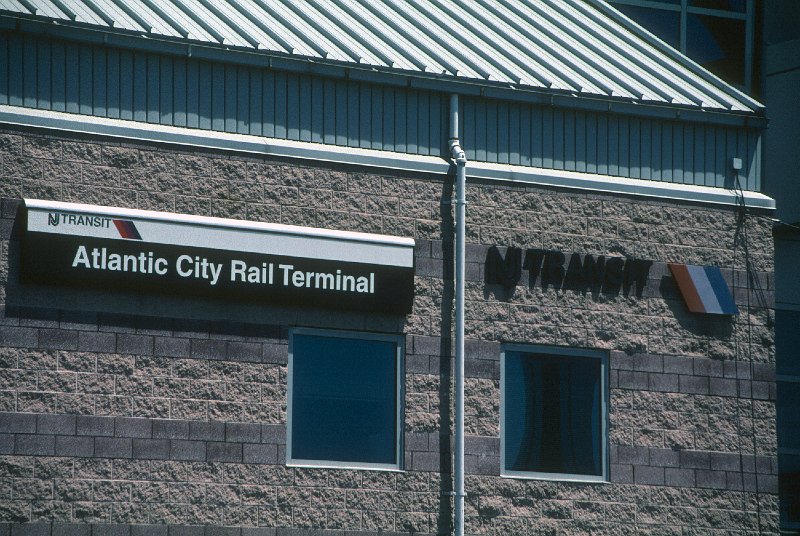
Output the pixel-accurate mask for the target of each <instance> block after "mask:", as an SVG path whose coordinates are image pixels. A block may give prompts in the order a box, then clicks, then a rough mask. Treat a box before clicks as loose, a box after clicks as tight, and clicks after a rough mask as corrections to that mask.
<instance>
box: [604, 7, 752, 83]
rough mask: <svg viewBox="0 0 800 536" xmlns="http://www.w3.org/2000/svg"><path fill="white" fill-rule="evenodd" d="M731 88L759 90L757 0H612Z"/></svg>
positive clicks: (620, 8)
mask: <svg viewBox="0 0 800 536" xmlns="http://www.w3.org/2000/svg"><path fill="white" fill-rule="evenodd" d="M610 1H611V3H612V4H613V5H614V7H615V8H617V9H619V10H620V11H622V12H623V13H625V14H626V15H627V16H628V17H630V18H631V19H633V20H634V21H636V22H638V23H639V24H641V25H642V26H643V27H644V28H646V29H647V30H648V31H650V32H651V33H653V34H655V35H657V36H658V37H660V38H661V39H662V40H664V41H665V42H667V43H668V44H670V45H671V46H673V47H674V48H676V49H678V50H680V51H681V52H683V53H684V54H686V55H687V56H689V57H690V58H692V59H693V60H694V61H696V62H697V63H699V64H700V65H702V66H703V67H705V68H706V69H708V70H709V71H711V72H712V73H714V74H716V75H717V76H719V77H720V78H722V79H723V80H725V81H726V82H728V83H729V84H733V85H735V86H738V87H739V88H741V89H744V90H745V91H750V90H753V89H756V88H755V87H754V85H757V84H754V77H755V76H756V75H757V70H756V62H757V56H758V50H757V47H756V46H755V41H756V40H755V37H756V16H757V13H756V9H755V8H756V3H755V0H687V1H686V2H681V1H680V0H677V1H676V0H610Z"/></svg>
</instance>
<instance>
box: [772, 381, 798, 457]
mask: <svg viewBox="0 0 800 536" xmlns="http://www.w3.org/2000/svg"><path fill="white" fill-rule="evenodd" d="M777 413H778V415H777V417H778V447H779V448H782V449H783V448H789V449H800V382H778V404H777Z"/></svg>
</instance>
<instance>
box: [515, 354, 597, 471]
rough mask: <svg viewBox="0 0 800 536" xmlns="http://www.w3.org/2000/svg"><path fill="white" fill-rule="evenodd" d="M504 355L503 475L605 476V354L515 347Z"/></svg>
mask: <svg viewBox="0 0 800 536" xmlns="http://www.w3.org/2000/svg"><path fill="white" fill-rule="evenodd" d="M502 359H503V360H502V381H501V383H502V397H503V403H502V406H501V407H502V409H501V413H502V415H501V427H502V432H501V440H502V443H503V445H502V455H501V456H502V461H501V463H502V470H503V474H505V475H507V476H531V477H543V478H565V479H581V480H605V479H606V475H607V469H606V467H607V464H606V444H607V439H606V435H607V424H606V421H607V418H606V390H607V389H606V374H607V373H606V367H607V365H606V363H607V359H606V355H605V353H603V352H597V351H592V350H585V351H584V350H575V349H566V348H552V347H521V346H509V347H507V348H506V349H505V351H504V352H503V358H502Z"/></svg>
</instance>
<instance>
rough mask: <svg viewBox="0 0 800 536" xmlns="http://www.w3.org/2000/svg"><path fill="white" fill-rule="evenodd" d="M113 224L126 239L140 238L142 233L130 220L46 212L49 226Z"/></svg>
mask: <svg viewBox="0 0 800 536" xmlns="http://www.w3.org/2000/svg"><path fill="white" fill-rule="evenodd" d="M112 223H113V224H114V228H116V230H117V232H118V233H119V236H120V237H122V238H125V239H127V240H141V239H142V235H140V234H139V230H138V229H137V228H136V225H135V224H134V223H133V222H132V221H130V220H114V219H111V218H106V217H103V216H91V215H87V214H67V213H64V212H49V213H48V214H47V224H48V225H49V226H51V227H57V226H58V225H60V224H63V225H76V226H79V227H99V228H101V229H110V228H111V224H112Z"/></svg>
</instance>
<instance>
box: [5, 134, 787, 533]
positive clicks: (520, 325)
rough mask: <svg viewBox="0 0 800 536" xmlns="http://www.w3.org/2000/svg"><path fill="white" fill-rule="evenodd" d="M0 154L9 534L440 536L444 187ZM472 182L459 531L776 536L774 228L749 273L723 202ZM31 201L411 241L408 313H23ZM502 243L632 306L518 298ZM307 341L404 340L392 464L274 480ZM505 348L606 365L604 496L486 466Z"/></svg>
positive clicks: (443, 501)
mask: <svg viewBox="0 0 800 536" xmlns="http://www.w3.org/2000/svg"><path fill="white" fill-rule="evenodd" d="M0 159H2V168H0V196H2V197H3V198H4V199H3V202H2V205H0V232H2V236H0V283H2V292H0V301H1V302H2V311H1V314H0V536H16V535H40V534H41V535H48V536H55V535H57V534H58V535H61V534H76V535H86V536H93V535H100V534H103V535H112V534H113V535H116V534H120V535H125V536H135V535H163V536H172V535H193V536H194V535H197V536H200V535H203V536H209V535H212V534H214V535H216V534H220V535H222V534H224V535H229V534H230V535H235V536H266V535H269V536H280V535H286V536H294V535H297V536H300V535H304V536H305V535H309V536H310V535H320V536H321V535H323V534H324V535H327V536H330V535H334V536H336V535H342V536H345V535H346V536H356V535H372V534H382V535H389V534H448V533H449V531H450V524H451V519H452V508H451V506H452V502H451V501H452V499H451V496H450V495H449V492H450V490H451V489H452V477H451V447H452V441H451V437H452V428H451V421H452V418H453V417H452V415H453V414H452V397H451V390H452V385H451V381H452V378H451V367H452V363H451V348H452V340H451V336H450V330H451V326H452V322H451V311H452V300H453V297H452V216H451V204H450V199H449V195H450V191H451V188H450V185H449V183H448V182H447V181H446V180H443V179H442V178H441V177H433V176H424V175H418V174H409V173H400V172H390V171H387V170H371V171H364V170H363V169H355V168H345V167H339V166H325V165H324V164H319V163H317V164H313V165H312V164H307V163H303V162H298V161H288V160H283V161H277V160H270V159H266V158H260V157H254V156H242V155H235V154H228V153H209V152H203V151H201V150H193V149H180V148H175V147H166V146H157V145H136V144H120V143H116V142H109V141H107V140H102V139H99V138H87V137H77V136H70V135H67V134H60V135H53V134H46V133H42V132H33V131H23V130H13V129H10V128H9V127H6V130H4V131H0ZM467 192H468V201H469V207H468V211H467V213H468V222H467V234H468V244H467V269H466V272H467V309H466V315H467V325H466V329H467V341H466V354H467V355H466V357H467V362H466V374H467V381H466V399H467V422H466V426H467V440H466V466H467V473H468V474H467V483H466V484H467V492H468V498H467V527H466V528H467V533H468V534H472V535H479V534H480V535H483V534H639V533H653V534H681V535H689V534H723V533H724V534H742V535H744V534H750V533H757V532H760V533H763V534H777V532H778V528H777V527H778V519H777V477H776V475H777V468H776V458H775V449H776V444H775V368H774V351H773V335H772V323H773V312H772V306H773V305H772V302H773V300H774V286H773V285H774V278H773V276H772V272H773V265H772V240H771V222H770V220H769V219H768V218H767V217H766V215H761V214H758V213H751V214H750V215H749V216H748V218H747V221H746V223H745V224H746V225H747V226H748V227H747V236H748V237H749V239H750V242H749V243H748V244H747V246H748V251H749V257H748V258H747V259H746V258H745V255H744V253H743V244H742V243H741V241H740V240H741V237H742V236H743V233H738V232H737V228H740V227H737V226H740V225H741V222H740V221H739V219H738V216H737V212H736V209H735V208H733V207H708V206H699V205H697V206H695V205H692V204H690V203H676V202H669V201H659V200H642V199H636V198H632V197H622V196H611V195H600V194H596V195H595V194H589V193H586V192H570V191H561V190H556V189H545V188H539V187H535V186H530V185H527V186H526V185H503V186H498V185H496V184H491V183H482V182H475V181H471V180H470V181H469V183H468V189H467ZM25 197H28V198H41V199H53V200H60V201H73V202H83V203H92V204H99V205H109V206H120V207H129V208H141V209H150V210H161V211H170V212H179V213H186V214H197V215H206V216H220V217H227V218H237V219H247V220H252V221H266V222H275V223H284V224H292V225H304V226H315V227H323V228H331V229H341V230H352V231H361V232H374V233H383V234H390V235H397V236H407V237H413V238H414V239H415V240H416V242H417V246H416V251H415V256H416V258H415V261H416V278H415V298H414V307H413V312H412V313H411V314H410V315H407V316H403V317H395V316H383V315H359V314H354V313H336V314H332V313H330V312H326V311H316V310H298V309H291V308H283V309H270V308H267V307H261V308H256V309H247V311H246V312H243V311H240V310H237V308H236V306H231V305H230V304H225V305H219V307H220V309H219V310H216V309H214V308H211V309H209V304H208V303H205V302H204V303H203V304H202V305H200V304H197V303H193V302H192V301H191V300H188V299H183V301H180V300H178V301H176V300H174V299H172V298H170V297H169V296H157V295H148V296H138V297H135V299H133V298H131V297H129V296H127V297H125V299H122V298H120V297H116V296H115V295H113V294H112V295H110V297H109V296H106V297H105V299H103V297H102V296H99V297H98V296H93V297H92V299H91V300H88V299H87V302H86V304H83V303H81V302H80V300H77V301H76V300H75V296H78V297H80V296H82V294H80V293H78V294H76V292H77V291H75V289H67V290H65V289H60V288H56V287H53V288H48V289H47V292H46V293H44V294H41V293H40V294H36V296H37V298H36V299H35V300H28V301H25V302H21V301H20V299H19V298H20V296H27V294H25V292H26V291H27V289H25V288H23V287H21V286H20V285H19V283H18V280H19V273H18V270H19V264H18V260H19V259H18V255H19V241H18V235H16V234H15V233H16V230H15V225H17V224H16V223H15V218H16V213H17V207H18V204H19V199H21V198H25ZM491 246H498V247H499V248H500V251H501V253H505V247H508V246H514V247H520V248H537V249H550V250H558V251H561V252H564V253H565V254H567V255H570V254H572V253H579V254H582V255H586V254H591V255H606V256H632V257H636V258H640V259H647V260H652V261H653V266H652V268H651V270H650V273H649V280H648V281H647V284H646V285H645V288H644V290H643V293H642V296H641V297H635V296H626V295H624V294H620V295H610V294H592V293H591V292H589V293H581V292H575V291H571V290H561V289H553V288H543V287H542V286H541V284H538V283H537V284H534V285H533V286H531V285H530V284H529V282H528V281H527V277H522V278H521V281H520V283H519V284H518V285H517V286H516V287H515V288H513V289H511V290H510V291H509V290H507V289H504V288H502V287H500V286H492V285H486V284H485V282H484V276H485V272H484V259H485V258H486V255H487V252H488V250H489V248H490V247H491ZM746 261H749V262H750V265H749V266H746V265H745V263H746ZM669 262H682V263H687V264H699V265H714V266H720V267H721V268H722V269H723V274H724V276H725V277H726V278H727V280H728V282H729V284H730V285H731V286H732V288H733V290H734V293H735V296H736V299H737V303H738V304H739V308H740V311H741V314H740V315H739V316H738V317H735V318H733V319H728V318H724V319H723V318H708V317H703V316H697V315H692V314H690V313H688V312H687V311H686V309H685V307H684V305H683V302H682V301H681V298H680V296H679V295H678V294H677V290H676V289H675V287H674V283H673V282H672V280H671V277H670V276H669V270H668V268H667V267H666V263H669ZM748 268H749V269H750V272H751V274H752V275H753V277H750V278H748V277H747V269H748ZM751 281H754V282H755V283H756V285H757V288H752V285H750V283H749V282H751ZM42 296H44V297H42ZM747 303H749V304H750V307H749V308H748V307H747V306H746V304H747ZM98 304H99V305H98ZM93 305H97V306H96V307H95V306H93ZM212 305H213V304H212ZM179 313H180V314H179ZM221 317H225V318H226V320H224V321H221V320H220V318H221ZM295 326H307V327H319V328H326V329H347V330H351V331H372V332H379V333H391V334H404V335H405V356H404V366H405V369H404V371H403V381H404V387H405V399H404V401H403V402H404V415H403V420H404V423H403V426H404V437H403V448H404V452H403V467H402V470H401V471H375V470H345V469H320V468H302V467H289V466H287V465H286V439H287V433H288V432H287V426H286V397H287V362H288V346H287V344H288V330H289V329H290V328H292V327H295ZM506 343H517V344H544V345H552V346H563V347H579V348H592V349H601V350H604V351H607V352H608V355H609V365H610V370H609V378H608V383H609V388H610V389H609V396H608V408H609V438H608V443H609V448H608V453H609V460H608V461H609V467H610V471H609V482H608V483H600V484H598V483H580V482H564V481H554V480H526V479H518V478H506V477H502V476H500V473H501V466H500V447H501V440H500V388H501V386H500V352H501V350H502V348H503V345H504V344H506Z"/></svg>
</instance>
